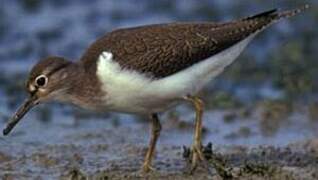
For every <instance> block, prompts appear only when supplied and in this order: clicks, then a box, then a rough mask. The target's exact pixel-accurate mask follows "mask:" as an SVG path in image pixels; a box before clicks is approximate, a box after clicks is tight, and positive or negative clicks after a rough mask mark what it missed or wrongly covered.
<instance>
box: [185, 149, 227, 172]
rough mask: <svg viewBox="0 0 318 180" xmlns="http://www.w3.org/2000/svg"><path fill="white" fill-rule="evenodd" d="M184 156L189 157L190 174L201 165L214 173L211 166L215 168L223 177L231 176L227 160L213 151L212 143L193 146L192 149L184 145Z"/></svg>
mask: <svg viewBox="0 0 318 180" xmlns="http://www.w3.org/2000/svg"><path fill="white" fill-rule="evenodd" d="M183 157H184V158H185V159H187V162H188V164H189V169H190V170H189V171H188V172H190V174H193V173H194V171H195V170H196V169H197V168H198V167H199V166H201V167H203V168H204V169H205V170H207V171H208V173H209V174H210V175H212V174H213V173H212V171H211V167H212V168H214V169H215V170H216V172H217V174H218V175H219V176H221V177H225V178H231V177H232V173H231V169H230V168H229V166H228V164H227V162H226V161H225V160H224V159H223V158H222V157H221V156H220V155H218V154H215V153H214V152H213V151H212V143H209V144H208V145H206V146H204V147H203V146H201V147H200V148H199V147H198V146H193V147H192V148H191V149H190V148H186V147H184V152H183Z"/></svg>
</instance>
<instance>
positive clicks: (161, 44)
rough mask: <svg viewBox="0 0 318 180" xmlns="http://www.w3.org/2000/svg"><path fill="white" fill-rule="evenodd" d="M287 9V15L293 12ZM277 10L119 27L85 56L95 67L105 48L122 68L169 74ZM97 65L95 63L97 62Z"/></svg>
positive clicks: (250, 30)
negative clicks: (234, 18)
mask: <svg viewBox="0 0 318 180" xmlns="http://www.w3.org/2000/svg"><path fill="white" fill-rule="evenodd" d="M292 12H294V11H290V13H289V14H288V13H286V12H284V13H286V15H285V16H287V15H290V14H291V13H292ZM281 17H282V16H281V14H279V13H276V10H271V11H267V12H264V13H261V14H258V15H255V16H251V17H247V18H244V19H241V20H237V21H233V22H228V23H172V24H158V25H148V26H141V27H136V28H128V29H120V30H116V31H113V32H111V33H109V34H106V35H105V36H104V37H102V38H100V39H99V40H97V41H96V42H95V43H93V44H92V45H91V46H90V48H89V49H88V50H87V52H86V53H85V54H84V55H83V57H82V62H83V63H84V64H85V67H86V68H87V69H94V72H95V68H96V67H95V68H93V67H92V66H94V65H93V63H92V62H96V60H97V59H98V56H99V55H100V54H101V52H103V51H109V52H111V53H113V57H114V60H115V61H117V62H118V63H119V64H120V65H121V67H122V68H125V69H130V70H135V71H138V72H141V73H145V74H149V75H151V76H153V77H155V78H160V77H166V76H169V75H171V74H174V73H176V72H178V71H181V70H183V69H185V68H187V67H189V66H191V65H193V64H195V63H197V62H200V61H202V60H204V59H206V58H208V57H210V56H213V55H214V54H216V53H218V52H220V51H223V50H225V49H227V48H229V47H230V46H232V45H234V44H236V43H237V42H239V41H241V40H243V39H245V38H246V37H248V36H249V35H250V34H252V33H254V32H256V31H258V30H261V29H263V28H264V27H266V26H267V25H269V24H270V23H271V22H273V21H274V20H277V19H279V18H281ZM95 66H96V65H95Z"/></svg>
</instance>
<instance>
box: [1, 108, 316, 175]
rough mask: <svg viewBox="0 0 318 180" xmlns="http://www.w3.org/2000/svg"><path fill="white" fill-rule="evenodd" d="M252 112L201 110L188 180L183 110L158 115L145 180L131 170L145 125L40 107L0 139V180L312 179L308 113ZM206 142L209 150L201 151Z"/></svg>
mask: <svg viewBox="0 0 318 180" xmlns="http://www.w3.org/2000/svg"><path fill="white" fill-rule="evenodd" d="M269 104H271V105H269ZM259 106H260V107H259V108H254V109H252V110H248V109H246V108H243V109H242V108H238V109H236V110H233V109H232V110H207V112H206V114H205V116H204V144H205V145H206V147H205V155H206V157H207V159H209V168H208V169H207V168H206V167H204V166H202V167H200V168H199V169H197V170H196V171H195V172H194V173H193V174H189V166H188V165H189V163H188V158H187V147H189V146H190V145H191V142H192V133H193V123H192V119H193V116H194V113H193V112H192V111H191V107H188V106H181V107H180V108H179V109H176V110H175V111H171V112H169V113H166V114H164V115H162V116H161V119H162V123H163V131H162V133H161V136H160V139H159V143H158V146H157V152H156V158H155V160H154V167H155V168H156V171H154V172H151V173H149V174H146V175H145V174H142V173H140V172H139V168H140V166H141V164H142V161H143V157H144V155H145V152H146V148H147V144H148V138H149V133H148V131H149V128H148V126H149V123H148V121H147V120H146V119H143V118H135V117H133V116H130V115H120V114H106V115H102V116H94V115H93V116H91V114H89V115H88V116H87V115H86V114H85V113H82V112H81V111H77V112H75V113H74V112H72V113H70V112H63V113H61V112H60V107H56V106H54V105H53V108H52V109H53V110H47V109H46V106H43V107H40V108H39V109H38V110H36V111H33V112H32V113H31V114H30V115H28V116H27V117H26V118H25V119H24V120H23V121H22V122H21V123H20V124H19V125H18V126H17V127H16V128H15V129H14V131H13V133H12V134H11V135H10V136H8V137H1V138H0V144H1V148H0V177H1V178H2V179H85V178H87V179H222V178H223V179H231V178H232V179H317V178H318V168H317V167H318V138H317V134H316V132H317V123H316V121H315V120H314V119H312V118H310V117H312V116H314V114H313V113H310V111H309V110H308V109H307V110H306V109H303V110H302V111H301V112H298V111H297V112H293V111H290V110H287V109H288V106H286V104H285V105H284V104H282V103H281V102H276V103H273V102H272V103H261V104H260V105H259ZM311 108H314V107H311ZM284 109H285V110H284ZM297 109H299V108H297ZM275 110H277V111H275ZM248 111H251V112H248ZM43 114H51V115H52V117H51V118H50V119H51V120H47V121H43V120H42V121H39V120H36V118H38V117H41V116H42V119H44V118H43V116H44V115H43ZM74 114H75V116H74ZM3 119H4V121H5V118H3ZM4 121H2V124H4ZM209 142H212V143H213V144H212V147H211V146H210V147H208V145H207V144H209ZM210 145H211V144H210ZM212 162H217V166H215V164H214V163H212ZM223 170H224V171H223Z"/></svg>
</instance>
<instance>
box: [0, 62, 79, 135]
mask: <svg viewBox="0 0 318 180" xmlns="http://www.w3.org/2000/svg"><path fill="white" fill-rule="evenodd" d="M72 64H73V63H72V62H70V61H67V60H65V59H64V58H61V57H48V58H45V59H43V60H41V61H40V62H39V63H37V64H36V65H35V66H34V67H33V68H32V70H31V72H30V74H29V77H28V80H27V82H26V90H27V92H28V93H29V97H28V98H27V99H26V100H25V102H24V103H23V104H22V105H21V106H20V108H19V109H18V110H17V112H16V113H15V115H14V116H13V117H12V118H11V119H10V121H9V122H8V124H7V127H6V128H5V129H4V130H3V134H4V135H7V134H8V133H9V132H10V131H11V130H12V129H13V127H14V126H15V125H16V124H17V123H18V122H19V120H20V119H21V118H22V117H23V116H24V115H25V114H26V113H27V112H28V111H29V110H30V109H31V108H32V107H34V106H36V105H37V104H39V103H42V102H47V101H50V100H59V99H61V98H62V97H64V96H65V94H66V93H67V90H68V88H69V87H70V86H71V85H70V82H68V79H69V72H68V71H69V67H70V65H72Z"/></svg>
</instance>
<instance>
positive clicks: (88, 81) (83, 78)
mask: <svg viewBox="0 0 318 180" xmlns="http://www.w3.org/2000/svg"><path fill="white" fill-rule="evenodd" d="M67 68H68V69H67V71H68V72H69V77H68V79H69V83H70V86H69V87H70V88H69V89H68V90H67V94H66V95H67V98H66V99H67V101H68V102H70V103H72V104H74V105H77V106H80V107H83V108H86V109H92V110H98V109H97V108H98V107H101V104H102V98H103V96H104V93H103V92H102V91H101V84H100V82H99V80H98V78H97V76H96V72H94V71H93V70H87V69H86V68H85V67H84V66H83V64H81V63H72V64H71V65H70V66H68V67H67Z"/></svg>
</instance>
